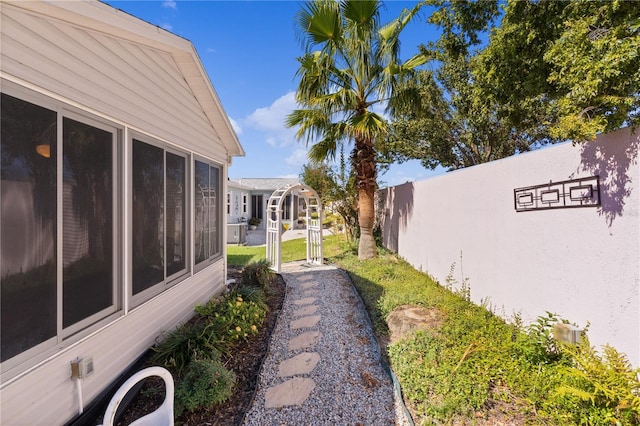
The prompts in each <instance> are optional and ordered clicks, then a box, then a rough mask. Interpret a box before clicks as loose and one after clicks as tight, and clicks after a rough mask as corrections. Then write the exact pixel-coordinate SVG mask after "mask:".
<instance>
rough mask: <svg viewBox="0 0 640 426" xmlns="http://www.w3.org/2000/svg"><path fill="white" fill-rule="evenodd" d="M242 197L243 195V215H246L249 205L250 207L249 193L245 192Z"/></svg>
mask: <svg viewBox="0 0 640 426" xmlns="http://www.w3.org/2000/svg"><path fill="white" fill-rule="evenodd" d="M241 197H242V215H243V216H246V214H247V213H248V212H249V207H248V204H249V203H248V201H249V193H248V192H243V193H242V195H241Z"/></svg>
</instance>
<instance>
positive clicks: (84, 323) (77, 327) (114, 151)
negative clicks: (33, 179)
mask: <svg viewBox="0 0 640 426" xmlns="http://www.w3.org/2000/svg"><path fill="white" fill-rule="evenodd" d="M65 111H66V112H65ZM63 112H64V113H63V114H62V116H60V115H59V116H58V120H59V123H60V124H61V123H62V121H63V119H64V118H70V119H72V120H74V121H78V122H81V123H83V124H87V125H90V126H92V127H96V128H98V129H101V130H105V131H109V130H108V129H110V128H111V129H114V130H115V132H114V133H113V139H112V142H113V145H112V147H111V155H112V160H111V161H112V167H113V169H112V171H113V183H112V186H113V195H112V203H113V204H112V206H113V207H112V210H113V211H112V231H111V232H112V235H111V244H112V249H111V250H112V254H111V256H112V259H113V265H112V271H111V273H112V276H113V280H112V283H111V285H112V289H111V290H112V297H113V298H112V300H113V304H112V305H111V306H109V307H107V308H104V309H103V310H101V311H99V312H96V313H95V314H93V315H91V316H89V317H87V318H85V319H83V320H81V321H78V322H77V323H75V324H72V325H70V326H69V327H67V328H66V329H63V330H61V331H62V332H63V339H64V338H66V337H69V336H71V335H73V334H75V333H77V332H78V331H81V330H83V329H84V328H86V327H88V326H90V325H91V324H93V323H95V322H96V321H99V320H100V317H102V316H104V317H105V318H106V317H108V316H110V315H113V314H115V313H117V312H118V311H119V310H121V309H122V296H121V294H122V285H121V282H122V279H121V274H120V271H121V264H122V258H121V257H122V256H121V255H120V254H119V250H118V249H119V248H120V242H121V241H122V231H120V229H122V223H121V219H120V217H121V215H120V214H119V212H120V210H121V208H122V204H121V201H120V200H121V198H122V190H121V188H122V177H121V176H122V174H121V173H119V168H120V164H121V162H122V161H121V160H120V159H121V157H122V156H121V154H120V153H121V151H122V150H121V148H120V147H121V145H122V144H121V142H120V141H121V140H122V130H121V129H118V128H117V127H115V126H113V125H112V126H108V125H107V124H103V121H98V120H94V119H90V118H87V117H86V116H84V115H80V114H76V113H74V112H70V111H68V110H67V109H63ZM62 131H63V129H62V126H60V127H59V129H58V132H59V134H60V133H62ZM58 139H59V142H58V149H59V150H58V152H60V153H63V150H62V144H63V142H64V141H63V140H62V138H61V137H59V138H58ZM62 161H63V155H58V167H57V168H58V170H62ZM63 185H64V182H63V176H62V173H60V174H59V176H58V188H59V189H58V195H57V198H58V207H57V210H58V211H57V215H58V218H59V222H58V224H59V226H58V238H59V239H60V241H59V248H60V250H59V252H60V253H61V255H60V256H59V259H58V265H57V266H58V270H59V271H60V272H59V275H60V277H59V279H61V277H62V272H63V269H62V268H63V256H64V253H63V250H62V243H63V241H62V239H63V238H64V229H62V221H63V220H64V218H63V209H64V206H63V201H62V197H63V193H62V192H63V189H64V187H63ZM58 291H59V292H61V291H62V285H60V287H59V289H58ZM58 298H59V300H60V302H59V306H58V308H59V310H58V317H59V318H58V324H60V325H62V315H63V311H62V309H63V306H62V299H61V297H60V295H59V297H58ZM65 330H67V331H66V332H65Z"/></svg>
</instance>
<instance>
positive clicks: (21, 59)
mask: <svg viewBox="0 0 640 426" xmlns="http://www.w3.org/2000/svg"><path fill="white" fill-rule="evenodd" d="M0 13H1V21H0V28H1V40H0V42H1V46H2V48H1V49H0V54H1V56H0V78H1V80H0V83H1V86H0V87H1V92H2V95H1V96H2V99H1V103H0V104H1V108H2V111H1V118H2V125H1V132H2V136H1V143H2V166H1V167H2V169H1V176H2V186H1V196H2V199H1V200H2V203H1V216H0V219H1V224H0V225H1V226H0V229H1V241H2V250H1V266H0V269H1V271H0V272H1V291H2V293H1V307H0V308H1V309H0V311H1V330H0V335H1V343H2V347H1V385H0V404H1V405H0V416H1V419H0V422H1V423H2V424H6V425H14V424H24V425H26V424H28V425H53V424H63V423H66V422H68V421H70V420H72V419H73V418H74V417H76V416H77V415H78V414H79V413H81V412H82V411H83V410H84V409H85V408H86V407H87V405H89V404H91V403H92V401H93V400H95V399H96V397H97V396H98V395H99V394H100V393H101V392H102V391H103V390H104V389H105V388H106V387H107V386H109V384H110V383H112V382H113V381H114V379H116V378H117V377H118V376H120V375H121V374H122V373H123V372H124V371H125V370H126V369H127V368H128V367H129V366H130V365H131V364H132V362H134V361H135V360H136V359H137V358H138V357H139V356H140V355H141V354H143V353H144V352H145V351H146V350H147V348H148V347H149V346H150V345H152V344H153V343H154V341H155V339H156V337H157V336H158V335H160V334H161V333H162V332H163V331H166V330H170V329H172V328H174V327H175V326H176V324H178V323H179V322H181V321H183V320H185V319H187V318H188V317H189V316H190V315H191V314H192V312H193V307H194V305H195V304H197V303H202V302H205V301H206V300H208V299H209V298H210V297H211V296H212V295H215V294H217V293H218V292H220V291H221V290H222V289H223V288H224V285H225V281H226V265H225V258H226V256H225V254H226V252H225V244H224V241H225V239H226V236H225V232H226V227H225V226H224V224H225V222H226V221H225V218H224V217H225V204H224V201H223V200H224V198H221V194H226V192H227V189H226V182H227V169H228V166H229V164H230V161H231V158H232V157H233V156H241V155H244V152H243V149H242V147H241V146H240V143H239V141H238V139H237V136H236V135H235V133H234V131H233V129H232V127H231V124H230V122H229V119H228V117H227V115H226V113H225V111H224V109H223V108H222V106H221V104H220V100H219V99H218V96H217V95H216V92H215V90H214V88H213V86H212V85H211V82H210V81H209V79H208V77H207V74H206V72H205V70H204V68H203V66H202V63H201V62H200V59H199V57H198V54H197V53H196V51H195V49H194V47H193V45H192V44H191V42H189V41H188V40H185V39H183V38H181V37H178V36H176V35H174V34H171V33H169V32H167V31H165V30H163V29H161V28H158V27H155V26H153V25H150V24H148V23H146V22H144V21H142V20H139V19H137V18H135V17H133V16H131V15H128V14H126V13H124V12H121V11H119V10H116V9H114V8H112V7H110V6H108V5H105V4H103V3H100V2H98V1H83V2H50V1H29V2H22V1H4V0H3V2H2V4H1V7H0ZM77 360H82V364H83V365H84V366H86V367H87V374H86V376H85V377H84V378H81V379H72V378H71V367H70V363H71V362H72V361H77Z"/></svg>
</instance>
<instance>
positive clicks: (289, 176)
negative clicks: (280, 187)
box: [276, 173, 300, 179]
mask: <svg viewBox="0 0 640 426" xmlns="http://www.w3.org/2000/svg"><path fill="white" fill-rule="evenodd" d="M276 177H277V178H281V179H297V178H299V177H300V176H299V175H295V174H293V173H291V174H288V175H282V176H276Z"/></svg>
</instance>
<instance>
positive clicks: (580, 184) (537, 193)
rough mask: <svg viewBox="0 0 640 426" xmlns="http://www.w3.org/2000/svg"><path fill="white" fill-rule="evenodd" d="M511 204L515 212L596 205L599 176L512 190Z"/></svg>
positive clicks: (598, 194)
mask: <svg viewBox="0 0 640 426" xmlns="http://www.w3.org/2000/svg"><path fill="white" fill-rule="evenodd" d="M513 204H514V207H515V209H516V211H517V212H527V211H532V210H549V209H567V208H575V207H597V206H599V205H600V177H599V176H589V177H585V178H579V179H571V180H565V181H561V182H551V181H549V183H547V184H541V185H535V186H527V187H525V188H516V189H514V190H513Z"/></svg>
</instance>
